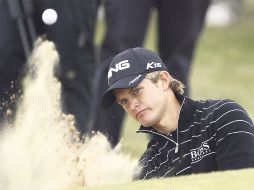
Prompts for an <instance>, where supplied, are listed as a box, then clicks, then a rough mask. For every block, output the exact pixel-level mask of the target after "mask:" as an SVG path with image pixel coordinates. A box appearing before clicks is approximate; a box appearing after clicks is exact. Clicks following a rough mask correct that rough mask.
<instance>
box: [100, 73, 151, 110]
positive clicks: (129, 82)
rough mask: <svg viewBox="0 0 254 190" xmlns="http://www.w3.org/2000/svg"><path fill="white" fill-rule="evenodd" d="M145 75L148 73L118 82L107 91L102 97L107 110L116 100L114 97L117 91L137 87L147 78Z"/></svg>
mask: <svg viewBox="0 0 254 190" xmlns="http://www.w3.org/2000/svg"><path fill="white" fill-rule="evenodd" d="M145 75H146V73H144V74H137V75H133V76H130V77H126V78H123V79H120V80H118V81H116V82H115V83H114V84H112V85H111V86H110V87H109V88H108V89H107V90H106V91H105V93H104V95H103V97H102V105H103V106H104V107H106V108H107V107H109V106H111V105H112V104H113V103H114V102H115V100H116V98H115V95H114V90H115V89H119V88H132V87H135V86H137V85H138V84H139V83H140V82H141V81H142V80H143V79H144V78H145Z"/></svg>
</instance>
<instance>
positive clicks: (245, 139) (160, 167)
mask: <svg viewBox="0 0 254 190" xmlns="http://www.w3.org/2000/svg"><path fill="white" fill-rule="evenodd" d="M176 97H177V98H178V100H179V102H180V103H181V104H182V106H181V110H180V115H179V121H178V130H176V131H174V132H173V133H171V134H169V135H164V134H161V133H158V132H157V131H155V130H154V129H153V128H152V127H142V126H141V127H140V129H139V130H138V131H137V132H143V133H149V134H152V138H151V140H150V142H149V143H148V146H147V150H146V151H145V152H144V154H143V155H142V157H141V158H140V160H139V166H138V167H137V170H136V171H135V174H134V176H135V178H136V179H150V178H153V177H158V178H164V177H169V176H177V175H185V174H191V173H200V172H210V171H217V170H228V169H240V168H247V167H253V166H254V128H253V124H252V121H251V119H250V118H249V116H248V114H247V113H246V112H245V111H244V109H243V108H242V107H241V106H240V105H239V104H237V103H236V102H234V101H232V100H206V101H193V100H191V99H189V98H186V97H184V96H181V95H176ZM177 135H178V142H177ZM177 144H179V146H178V147H177Z"/></svg>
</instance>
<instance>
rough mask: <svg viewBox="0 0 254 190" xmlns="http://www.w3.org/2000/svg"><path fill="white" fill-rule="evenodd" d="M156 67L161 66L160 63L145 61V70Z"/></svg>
mask: <svg viewBox="0 0 254 190" xmlns="http://www.w3.org/2000/svg"><path fill="white" fill-rule="evenodd" d="M158 67H162V65H161V63H155V62H151V63H147V65H146V70H148V69H155V68H158Z"/></svg>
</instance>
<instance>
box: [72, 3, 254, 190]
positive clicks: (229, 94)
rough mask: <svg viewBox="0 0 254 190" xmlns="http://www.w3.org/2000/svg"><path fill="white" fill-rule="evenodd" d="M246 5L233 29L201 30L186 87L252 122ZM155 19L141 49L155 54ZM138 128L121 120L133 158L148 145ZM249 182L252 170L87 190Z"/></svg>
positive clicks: (253, 88) (253, 48) (250, 25)
mask: <svg viewBox="0 0 254 190" xmlns="http://www.w3.org/2000/svg"><path fill="white" fill-rule="evenodd" d="M245 2H246V6H245V10H244V13H243V15H242V17H241V19H240V20H239V21H237V22H236V23H234V24H233V25H230V26H227V27H223V28H211V27H206V28H204V31H203V33H202V35H201V37H200V40H199V43H198V45H197V49H196V52H195V56H194V59H193V65H192V70H191V76H190V81H191V86H190V87H191V97H192V98H193V99H207V98H209V99H221V98H229V99H233V100H235V101H237V102H238V103H239V104H241V105H242V106H243V107H244V108H245V109H246V111H247V112H248V113H249V115H250V117H251V118H252V120H254V99H253V97H254V84H253V83H254V55H253V53H254V19H253V18H254V1H253V0H246V1H245ZM155 19H156V18H155V16H153V18H152V21H151V23H150V27H149V32H148V33H147V35H146V40H145V45H144V46H145V47H147V48H150V49H152V50H156V30H155ZM103 27H104V26H103V24H99V25H98V29H100V30H103ZM98 34H99V35H102V34H103V32H101V31H99V32H98ZM98 39H101V38H100V37H99V38H98ZM97 41H99V40H97ZM138 127H139V124H138V123H137V122H135V121H134V120H132V119H131V118H129V117H126V118H125V123H124V128H123V132H122V144H123V150H124V152H126V153H128V154H131V155H132V157H134V158H138V157H139V156H140V154H141V153H142V152H143V151H144V149H145V147H146V143H147V137H146V136H145V135H142V134H136V133H135V131H136V130H137V129H138ZM253 178H254V170H243V171H232V172H217V173H212V174H200V175H192V176H185V177H175V178H170V179H164V180H149V181H145V182H143V181H139V182H134V183H128V184H115V185H105V186H97V187H90V188H87V189H88V190H90V189H91V190H95V189H96V190H100V189H103V190H107V189H113V190H114V189H121V190H127V189H149V190H153V189H160V190H163V189H172V190H173V189H182V190H185V189H188V190H190V189H196V190H199V189H200V190H201V189H206V190H209V189H218V190H220V189H223V190H225V189H230V190H236V189H237V190H238V189H253V187H252V186H253V185H254V182H253ZM81 189H82V188H80V189H79V188H77V189H75V190H81Z"/></svg>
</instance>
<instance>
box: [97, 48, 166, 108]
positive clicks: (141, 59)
mask: <svg viewBox="0 0 254 190" xmlns="http://www.w3.org/2000/svg"><path fill="white" fill-rule="evenodd" d="M160 70H166V71H167V67H166V66H165V65H164V63H163V62H162V60H161V58H160V57H159V55H158V54H156V53H155V52H153V51H151V50H148V49H145V48H140V47H136V48H130V49H127V50H125V51H123V52H121V53H119V54H117V55H116V56H115V57H114V58H113V59H112V61H111V64H110V66H109V69H108V86H109V88H108V89H107V90H106V91H105V93H104V95H103V97H102V105H103V106H104V107H109V106H111V105H112V104H113V103H114V101H115V100H116V99H115V95H114V89H119V88H132V87H135V86H136V85H138V84H139V83H140V82H141V81H142V80H143V79H144V78H145V76H146V74H147V73H150V72H153V71H160Z"/></svg>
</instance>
